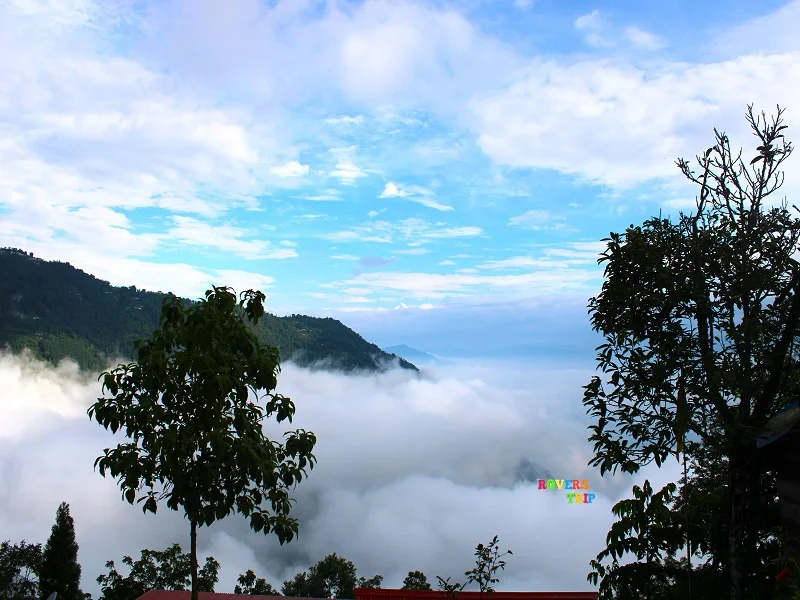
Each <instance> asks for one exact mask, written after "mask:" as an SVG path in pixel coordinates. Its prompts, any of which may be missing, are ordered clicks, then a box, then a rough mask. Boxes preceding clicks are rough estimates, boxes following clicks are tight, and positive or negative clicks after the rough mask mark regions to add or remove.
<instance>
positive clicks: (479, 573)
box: [409, 536, 513, 600]
mask: <svg viewBox="0 0 800 600" xmlns="http://www.w3.org/2000/svg"><path fill="white" fill-rule="evenodd" d="M497 542H498V538H497V536H494V537H493V538H492V541H491V542H489V543H488V544H485V545H484V544H478V545H477V546H475V567H474V568H473V569H470V570H469V571H465V572H464V576H465V577H466V581H465V582H464V583H458V582H455V583H450V578H449V577H448V578H447V579H442V578H441V577H439V576H438V575H437V576H436V579H437V580H438V582H439V589H440V590H441V591H442V593H443V594H444V596H445V597H447V598H450V599H452V600H455V599H456V598H458V595H459V594H460V593H461V592H462V591H463V590H464V588H465V587H467V586H468V585H469V584H470V583H477V584H478V588H479V589H480V593H481V598H482V597H483V594H484V593H489V594H491V593H493V592H494V588H493V587H492V586H491V584H493V583H498V582H499V581H500V580H499V579H498V578H497V577H496V574H497V571H499V570H505V568H506V561H504V560H500V559H501V558H502V557H503V556H506V555H507V554H508V555H513V552H511V550H506V551H505V552H504V553H503V554H500V553H499V552H500V546H499V545H498V543H497ZM409 575H411V573H409ZM423 577H424V575H423Z"/></svg>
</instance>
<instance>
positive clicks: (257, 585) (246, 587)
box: [233, 569, 280, 596]
mask: <svg viewBox="0 0 800 600" xmlns="http://www.w3.org/2000/svg"><path fill="white" fill-rule="evenodd" d="M233 593H234V594H249V595H251V596H280V594H279V593H278V592H277V591H276V590H275V588H273V587H272V584H271V583H269V582H268V581H267V580H266V579H264V578H263V577H256V574H255V573H254V572H253V570H252V569H247V573H245V574H244V575H239V583H238V584H237V585H236V587H235V588H234V590H233Z"/></svg>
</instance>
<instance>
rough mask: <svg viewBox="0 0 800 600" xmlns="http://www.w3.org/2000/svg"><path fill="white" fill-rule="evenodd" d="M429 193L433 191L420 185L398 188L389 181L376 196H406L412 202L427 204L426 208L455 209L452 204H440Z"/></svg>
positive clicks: (444, 210) (431, 193)
mask: <svg viewBox="0 0 800 600" xmlns="http://www.w3.org/2000/svg"><path fill="white" fill-rule="evenodd" d="M431 195H433V192H431V191H430V190H428V189H426V188H423V187H420V186H415V185H412V186H404V187H403V188H400V187H399V186H398V185H397V184H396V183H392V182H389V183H387V184H386V185H385V187H384V188H383V191H382V192H381V193H380V195H379V196H378V197H379V198H407V199H409V200H411V201H412V202H416V203H418V204H422V205H423V206H427V207H428V208H433V209H435V210H439V211H443V212H446V211H451V210H455V209H454V208H453V207H452V206H449V205H447V204H441V203H439V202H436V201H435V200H432V199H431V198H430V196H431Z"/></svg>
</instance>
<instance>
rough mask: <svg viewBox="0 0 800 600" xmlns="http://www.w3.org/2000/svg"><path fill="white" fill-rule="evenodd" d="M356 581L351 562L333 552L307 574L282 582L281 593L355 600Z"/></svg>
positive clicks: (354, 569) (300, 574)
mask: <svg viewBox="0 0 800 600" xmlns="http://www.w3.org/2000/svg"><path fill="white" fill-rule="evenodd" d="M378 577H380V576H378ZM373 579H374V578H373ZM381 579H383V578H382V577H381ZM357 581H358V580H357V578H356V567H355V565H354V564H353V563H352V561H349V560H347V559H346V558H344V557H343V556H337V555H336V553H335V552H334V553H333V554H329V555H328V556H326V557H325V558H323V559H322V560H320V561H319V562H318V563H317V564H316V565H314V566H312V567H311V568H310V569H309V570H308V572H302V573H298V574H297V575H295V577H294V579H293V580H288V581H284V583H283V587H282V588H281V591H282V592H283V595H284V596H294V597H298V596H305V597H311V598H355V594H354V591H353V590H354V589H355V587H356V583H357ZM378 583H380V581H378Z"/></svg>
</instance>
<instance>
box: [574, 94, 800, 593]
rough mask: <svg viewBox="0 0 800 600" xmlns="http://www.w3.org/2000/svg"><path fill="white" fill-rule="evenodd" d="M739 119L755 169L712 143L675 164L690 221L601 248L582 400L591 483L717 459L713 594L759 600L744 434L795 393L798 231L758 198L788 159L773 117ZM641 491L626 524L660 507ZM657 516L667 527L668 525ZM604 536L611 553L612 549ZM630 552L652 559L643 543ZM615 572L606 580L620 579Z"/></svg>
mask: <svg viewBox="0 0 800 600" xmlns="http://www.w3.org/2000/svg"><path fill="white" fill-rule="evenodd" d="M747 120H748V122H749V123H750V126H751V127H752V129H753V133H754V134H755V135H756V136H757V138H758V139H759V142H760V146H759V147H758V148H757V150H756V153H757V155H756V157H755V158H754V159H752V160H749V161H745V160H743V159H742V155H741V153H738V154H736V153H734V152H733V151H732V150H731V146H730V142H729V140H728V138H727V136H726V135H725V134H723V133H720V132H716V144H715V145H714V146H713V147H712V148H709V149H708V150H707V151H706V152H705V153H703V155H702V156H700V157H698V162H699V165H700V168H701V171H700V173H699V174H698V173H696V172H695V171H694V170H693V169H692V167H691V165H690V164H689V163H688V162H687V161H684V160H680V161H678V166H679V167H680V169H681V171H682V172H683V174H684V175H685V176H686V177H687V178H688V179H689V180H690V181H692V182H694V183H696V184H697V185H699V186H700V195H699V198H698V200H697V210H696V212H694V213H693V214H690V215H685V214H683V213H681V214H680V217H679V219H678V220H677V222H675V223H673V222H671V221H669V220H667V219H663V218H661V217H659V218H654V219H650V220H648V221H647V222H645V223H644V224H643V225H642V226H639V227H634V226H631V227H630V228H629V229H628V230H627V231H626V232H625V233H624V234H616V233H612V234H611V235H610V237H609V238H607V239H606V240H605V241H606V242H607V249H606V251H605V252H603V254H602V255H601V258H600V261H599V262H600V263H601V264H603V263H605V282H604V284H603V288H602V292H601V294H600V295H599V296H598V297H596V298H593V299H592V300H591V301H590V313H591V315H592V324H593V327H594V329H595V330H597V331H600V332H602V334H603V336H604V338H605V341H604V343H603V344H602V345H601V346H600V347H599V348H598V352H599V353H598V365H599V368H600V369H601V370H602V371H603V374H604V375H603V377H600V376H597V377H594V378H593V379H592V381H591V382H590V383H589V384H588V385H587V386H586V387H585V395H584V405H585V406H586V409H587V412H588V413H589V414H590V415H591V416H592V417H593V418H594V419H595V420H596V424H595V425H593V426H592V427H591V428H590V429H591V431H592V435H591V437H590V441H592V442H593V443H594V449H595V457H594V459H593V460H592V462H591V463H590V464H592V465H596V466H599V467H600V471H601V474H602V473H605V472H607V471H611V472H616V471H617V470H621V471H623V472H628V473H635V472H637V471H638V470H639V469H640V468H641V467H643V466H644V465H647V464H649V463H651V462H655V463H656V465H661V464H662V463H663V462H664V461H665V460H667V458H668V457H669V456H671V455H673V454H677V453H678V452H679V451H680V450H681V445H682V444H683V440H684V437H686V438H687V439H688V440H692V441H695V442H697V443H698V444H699V445H700V446H695V447H696V448H697V447H703V448H706V449H707V451H708V452H713V453H714V454H715V456H717V457H718V458H719V460H724V461H725V464H726V475H727V479H726V481H725V482H724V485H725V487H726V490H725V491H724V492H723V491H722V490H719V493H720V494H722V495H724V499H723V498H722V497H721V496H720V497H717V498H716V499H717V500H719V501H720V502H719V503H717V504H714V503H708V504H707V505H706V506H705V508H706V509H707V510H708V512H707V515H708V516H709V518H710V519H712V520H711V521H709V522H714V521H713V519H716V522H717V523H720V519H722V520H724V526H725V531H726V532H727V535H726V538H725V540H724V542H721V541H720V540H717V542H718V543H722V544H723V545H724V547H725V552H724V553H722V552H719V551H717V552H716V558H717V560H718V561H721V562H718V563H716V565H717V566H716V568H717V569H721V570H722V571H724V572H725V574H726V586H727V589H726V590H725V591H724V592H723V591H720V590H717V594H718V597H721V596H729V597H732V598H733V599H734V600H740V599H743V598H745V597H749V596H748V595H749V594H754V593H756V590H758V589H760V587H761V583H760V582H761V581H763V580H764V579H765V577H766V575H765V573H764V569H765V566H764V565H762V564H760V563H759V562H758V558H757V557H758V554H759V552H758V548H760V542H759V539H760V534H759V531H758V529H757V527H754V526H752V525H751V522H752V519H753V515H754V513H755V510H756V509H757V507H759V506H760V505H761V504H760V500H759V499H758V498H759V497H760V494H761V492H760V490H759V485H761V481H762V477H761V476H762V474H763V466H759V465H758V464H757V461H756V460H755V458H754V455H753V451H754V449H755V436H756V435H757V432H758V431H759V430H760V429H761V428H763V426H764V425H765V423H766V422H767V421H768V420H769V419H770V418H771V417H772V416H773V415H774V414H775V413H776V412H777V411H778V410H779V409H780V408H782V407H783V406H785V405H787V404H788V403H789V402H791V401H793V400H794V399H796V398H797V396H798V393H800V379H798V377H797V373H796V369H794V365H795V364H796V354H797V353H796V350H795V343H794V342H795V338H796V336H797V332H798V324H800V293H798V292H800V265H798V263H797V262H796V261H795V260H794V259H793V254H794V253H795V251H796V250H797V248H798V240H799V239H800V219H798V218H797V216H796V211H794V212H793V211H791V210H789V209H788V208H787V206H786V204H785V203H778V204H777V205H775V204H774V203H773V204H770V200H768V198H769V196H770V195H772V194H773V193H774V192H775V191H776V190H777V189H778V188H779V187H780V184H781V183H782V181H783V179H782V174H781V172H780V171H779V167H780V165H781V163H782V162H783V161H784V160H785V159H786V158H787V157H788V156H789V155H790V153H791V150H792V148H791V145H790V144H789V143H788V142H786V141H785V140H784V137H783V133H782V132H783V130H784V129H785V125H783V124H782V111H781V110H780V109H778V114H777V116H776V117H775V118H774V119H771V120H770V119H768V118H767V117H766V115H764V114H763V113H762V114H761V115H760V116H759V115H756V114H754V113H753V110H752V107H749V108H748V112H747ZM746 163H748V164H746ZM690 479H691V478H690ZM720 483H721V482H720ZM640 492H641V493H643V494H644V496H642V497H637V498H634V502H637V503H638V504H637V506H638V507H639V508H637V509H636V510H637V511H639V512H638V513H634V514H640V515H645V514H646V513H647V510H649V508H648V507H649V504H648V503H649V502H650V501H654V502H656V506H658V505H659V503H661V502H662V500H663V501H664V502H666V499H665V498H656V499H655V500H653V498H654V496H649V495H648V494H649V493H645V492H644V491H641V490H640ZM707 492H708V493H709V494H713V491H712V490H710V489H709V490H707ZM696 509H697V507H696V506H694V507H693V510H696ZM652 510H656V509H655V508H653V509H652ZM657 512H658V515H654V517H655V516H658V518H659V519H661V521H663V522H664V523H665V524H664V525H663V526H667V525H666V523H668V522H669V519H670V518H669V517H668V516H667V514H666V513H665V512H663V511H662V509H660V508H659V509H658V511H657ZM701 514H702V511H701ZM629 518H633V517H632V516H629ZM642 518H643V517H642ZM656 522H658V521H656ZM617 526H619V527H621V528H622V529H627V527H628V525H626V524H624V522H623V524H622V525H620V524H617ZM651 526H652V527H661V526H662V525H651ZM615 527H616V526H615ZM705 531H709V530H708V529H706V530H705ZM612 534H614V535H612V538H611V539H610V541H613V540H614V539H617V540H619V539H620V538H619V536H618V535H617V534H616V533H614V532H612ZM711 537H713V535H709V539H710V538H711ZM641 541H643V542H645V545H646V546H647V545H648V544H650V545H651V546H649V547H650V548H651V550H653V549H657V548H658V547H659V544H658V543H656V541H655V540H654V539H651V540H649V541H648V540H647V539H645V540H641ZM665 543H666V542H665ZM617 546H618V547H619V548H621V549H623V550H626V548H624V545H622V544H621V542H620V543H618V544H617ZM698 547H699V548H700V549H701V551H707V550H708V549H709V548H708V546H707V545H706V546H702V544H701V545H700V546H698ZM627 550H628V551H630V552H633V553H634V554H636V552H637V548H635V547H634V548H628V549H627ZM662 550H666V548H662ZM645 564H647V563H645ZM651 564H652V563H651ZM675 564H676V565H677V564H678V563H675ZM621 568H622V567H621V566H618V567H612V569H611V571H606V575H605V576H606V577H612V578H616V579H617V580H618V581H620V582H624V581H626V580H627V581H629V580H631V579H630V578H626V577H623V576H622V575H621V574H620V573H621V571H620V569H621ZM637 568H639V567H631V568H630V569H628V571H629V572H633V570H634V569H637Z"/></svg>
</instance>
